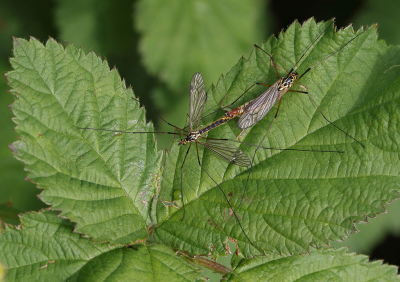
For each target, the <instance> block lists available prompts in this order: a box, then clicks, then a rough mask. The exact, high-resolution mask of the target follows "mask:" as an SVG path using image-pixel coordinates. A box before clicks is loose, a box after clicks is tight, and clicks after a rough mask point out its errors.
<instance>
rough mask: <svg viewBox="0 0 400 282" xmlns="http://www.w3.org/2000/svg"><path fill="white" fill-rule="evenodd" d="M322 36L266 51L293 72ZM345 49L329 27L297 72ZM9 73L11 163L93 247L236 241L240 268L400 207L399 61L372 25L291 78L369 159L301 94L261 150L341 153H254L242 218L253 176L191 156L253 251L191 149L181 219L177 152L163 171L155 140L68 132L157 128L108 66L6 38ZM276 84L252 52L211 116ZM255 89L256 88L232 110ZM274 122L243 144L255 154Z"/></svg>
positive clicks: (341, 233)
mask: <svg viewBox="0 0 400 282" xmlns="http://www.w3.org/2000/svg"><path fill="white" fill-rule="evenodd" d="M328 25H329V23H319V24H318V25H316V24H315V22H314V21H313V20H310V21H308V22H306V23H305V24H304V25H303V27H300V25H299V24H298V23H295V24H293V25H292V26H291V27H290V28H289V29H288V30H287V31H286V32H285V33H281V34H280V37H279V39H278V40H277V39H275V38H274V37H271V38H270V39H269V40H268V41H267V42H266V43H265V44H263V45H262V47H263V48H265V49H266V50H267V51H268V52H270V53H273V54H274V59H275V62H276V63H277V64H278V65H279V66H282V67H283V68H285V69H287V70H289V69H290V68H291V67H292V66H294V64H295V62H296V61H297V60H298V59H299V58H300V56H301V54H302V53H303V52H304V50H305V49H306V47H307V46H308V45H309V44H310V43H311V42H312V41H313V40H314V39H315V38H316V37H317V36H318V35H319V34H320V33H321V32H322V31H323V30H324V28H325V27H327V26H328ZM353 37H354V33H353V31H352V30H351V29H350V28H347V29H345V30H341V31H340V32H338V33H334V31H333V28H332V27H331V28H328V30H327V31H326V32H325V33H324V35H323V36H322V38H321V39H320V40H318V42H317V43H316V44H315V45H314V46H313V47H312V48H311V49H310V52H309V53H307V55H306V56H305V58H304V60H302V61H301V62H300V64H299V66H298V71H299V73H302V72H303V71H305V70H306V69H307V68H308V67H310V66H312V65H314V64H315V63H316V62H318V61H320V60H322V59H323V58H325V57H326V56H328V55H329V54H331V53H333V52H334V51H336V50H337V49H339V48H340V47H341V46H343V45H344V44H345V43H346V42H348V41H349V40H350V39H351V38H353ZM11 62H12V64H13V67H14V69H15V71H13V72H10V73H8V74H7V78H8V80H9V83H10V85H11V86H12V88H13V91H14V92H15V93H16V94H18V97H19V99H18V100H17V101H16V102H15V103H14V105H13V110H14V113H15V114H16V116H17V117H16V118H15V121H16V123H17V124H18V126H17V130H18V132H19V133H20V134H21V135H22V139H21V141H18V142H16V143H14V150H15V154H16V155H17V157H18V158H20V159H21V160H23V161H24V162H25V164H26V168H27V170H28V171H29V172H30V173H29V177H30V178H31V179H32V180H33V181H35V182H36V183H38V185H39V187H41V188H44V189H45V191H44V192H43V193H42V194H41V196H42V199H44V200H45V201H46V202H47V203H50V204H52V206H53V208H55V209H58V210H61V211H62V216H64V217H68V218H70V219H72V220H73V221H75V222H77V228H76V230H77V231H78V232H81V233H84V234H85V235H86V236H90V237H93V239H94V241H109V242H111V243H112V244H116V243H121V244H129V243H132V242H134V241H136V240H140V239H146V238H147V237H148V236H149V234H150V235H153V234H154V236H153V239H154V240H156V241H157V242H158V243H162V244H165V245H168V246H171V247H173V248H174V249H179V250H182V251H187V252H188V253H189V254H190V255H194V254H212V255H214V256H215V255H217V254H225V252H226V242H227V240H228V238H232V239H233V240H235V241H237V243H238V246H239V250H240V252H241V253H242V254H243V255H244V256H247V257H250V256H254V255H264V254H268V253H278V254H292V253H304V252H307V251H308V250H309V246H310V245H311V246H321V245H327V244H328V243H329V240H339V239H343V238H344V237H345V236H346V235H348V234H349V233H352V232H354V231H355V227H354V222H357V221H365V218H366V217H367V216H374V215H375V214H377V213H381V212H384V207H383V204H384V203H387V202H390V201H392V200H393V199H395V198H397V197H398V192H397V190H398V186H399V175H398V174H399V171H400V169H399V168H400V161H399V146H398V140H400V139H399V138H398V132H399V126H398V119H399V115H400V113H399V107H398V102H399V94H400V88H399V86H400V85H399V84H400V80H399V77H400V68H398V67H396V66H397V65H400V55H399V52H398V48H395V47H387V46H386V44H385V43H384V42H382V41H377V35H376V29H375V28H374V27H373V28H371V29H370V30H369V31H368V32H366V33H365V34H363V35H361V36H360V37H358V38H357V39H356V40H354V41H353V42H351V43H350V44H349V45H348V46H346V47H345V48H344V49H343V50H342V51H340V52H339V53H338V54H337V55H335V56H333V57H331V58H330V59H328V60H326V61H324V62H323V63H321V64H320V65H318V66H317V67H316V68H314V69H312V70H311V71H310V72H308V73H307V75H306V76H305V77H304V78H302V79H301V80H300V83H301V84H303V85H304V86H307V87H308V91H309V93H310V95H311V96H312V97H313V98H314V99H315V101H316V102H317V104H318V105H319V108H320V109H321V110H322V111H323V112H324V113H325V115H326V116H327V117H328V118H329V119H330V120H331V121H332V122H334V123H335V124H336V125H337V126H339V127H340V128H342V129H343V130H345V131H346V132H348V133H349V134H350V135H352V136H355V138H357V140H359V141H360V142H362V143H363V144H364V145H365V149H364V148H363V147H361V146H360V145H359V144H357V143H355V142H354V141H353V140H352V139H350V138H349V137H348V136H346V135H344V134H343V133H342V132H340V131H339V130H337V129H336V128H335V127H333V126H331V125H329V124H328V123H327V122H326V121H325V120H324V119H323V117H322V116H321V114H320V113H319V111H318V110H317V109H316V108H315V107H314V106H313V104H312V103H311V102H310V101H309V99H308V97H307V95H304V94H299V93H287V94H286V95H285V97H284V99H283V104H282V106H281V110H280V112H279V116H278V118H277V120H276V122H275V123H274V125H273V126H272V128H271V131H270V133H269V134H268V136H267V139H266V141H265V142H264V143H263V146H266V147H274V148H296V149H314V150H336V151H344V152H345V153H343V154H340V153H320V152H293V151H278V150H274V151H272V152H271V151H269V150H259V151H258V152H257V155H256V157H255V163H254V166H253V169H252V173H251V175H250V181H249V184H248V186H247V191H246V194H245V196H246V198H245V200H244V202H243V205H242V206H241V207H240V208H239V203H240V200H241V197H242V194H243V190H244V187H245V183H246V179H247V175H248V173H249V168H241V167H238V166H235V165H233V164H229V163H227V162H225V161H224V160H222V159H221V158H219V157H218V156H215V155H214V154H212V153H211V152H210V151H204V152H203V148H202V147H201V146H199V157H200V161H201V164H202V166H203V167H204V169H205V170H206V171H207V172H208V173H210V175H211V176H212V178H213V179H214V180H215V181H216V182H217V183H218V184H219V185H220V187H221V188H222V189H223V190H224V192H225V194H226V195H227V196H228V197H229V201H230V203H231V204H232V205H233V207H234V209H235V212H236V213H237V215H238V217H239V218H240V219H241V220H240V222H241V224H242V226H243V228H244V230H245V232H246V233H247V235H248V236H249V238H250V239H251V241H252V242H253V243H254V245H253V246H252V245H251V244H250V243H249V241H248V240H247V239H246V237H245V236H244V233H243V231H242V230H241V229H240V227H239V225H238V222H237V221H236V219H235V217H233V216H232V212H231V210H230V209H229V206H228V204H227V202H226V201H225V199H224V197H223V195H222V193H221V191H220V190H219V187H218V186H216V185H215V183H214V182H213V180H211V179H210V178H209V177H208V175H207V174H206V173H205V172H203V171H202V170H201V168H200V166H199V165H198V162H197V154H196V146H195V145H192V148H191V152H189V154H188V157H187V159H186V162H185V165H184V167H183V170H182V172H183V178H182V179H183V194H184V199H183V200H184V201H185V207H186V216H185V218H184V220H182V218H183V209H182V208H179V207H181V206H182V202H181V200H180V199H176V197H174V195H179V194H180V189H181V166H182V162H183V159H184V157H185V154H186V150H187V147H184V146H182V148H178V145H177V143H178V142H177V140H175V141H174V142H173V145H172V147H171V150H170V151H169V153H168V154H167V155H166V158H165V162H161V154H159V153H157V152H156V150H155V141H154V138H153V136H152V135H147V134H122V135H119V134H115V133H114V132H106V131H94V130H78V129H77V126H79V127H91V128H102V129H110V130H123V131H144V132H147V131H152V130H153V128H152V126H151V125H149V124H146V122H145V116H144V114H145V113H144V110H143V109H139V108H138V103H137V102H136V101H135V100H133V99H132V97H133V94H132V92H131V90H126V88H125V85H124V83H122V82H121V80H120V77H119V76H118V74H117V72H116V71H115V70H113V71H111V72H110V71H109V68H108V66H107V64H106V63H103V62H101V60H100V59H99V58H98V57H96V56H95V55H94V54H92V53H90V54H89V55H87V56H85V55H84V54H83V52H82V51H80V50H77V49H76V48H74V47H73V46H67V48H66V49H65V50H64V48H62V47H61V46H60V45H58V44H57V43H56V42H55V41H53V40H49V41H48V42H47V44H46V46H43V45H42V44H41V43H39V42H38V41H36V40H34V39H32V40H31V41H30V42H27V41H24V40H20V39H17V40H15V42H14V58H13V59H12V60H11ZM280 74H281V75H284V72H283V71H281V70H280ZM276 79H277V78H276V74H275V71H274V69H273V68H272V67H271V65H270V59H269V57H268V56H266V54H265V53H263V52H261V51H254V52H253V53H252V54H251V55H250V58H249V60H248V61H247V60H244V59H242V60H241V61H240V62H239V63H238V64H237V65H236V66H234V67H233V68H232V70H231V71H230V72H229V73H228V74H227V76H226V77H222V78H221V79H220V80H219V82H218V84H217V85H216V86H215V87H214V86H213V87H211V89H210V90H209V91H208V93H209V99H208V101H207V105H206V107H207V110H206V112H209V111H210V109H215V108H218V107H219V104H220V102H221V100H222V99H223V97H224V95H225V94H226V93H228V94H229V96H228V101H233V100H235V99H236V98H237V97H238V96H239V95H240V94H241V93H243V92H244V90H245V89H247V88H248V87H249V86H251V85H252V84H253V83H254V82H255V81H258V82H263V81H265V80H267V83H269V84H272V83H274V82H275V81H276ZM188 85H189V81H188ZM295 89H296V88H295ZM297 89H301V88H299V87H298V86H297ZM264 90H265V89H264V88H262V87H261V86H257V87H254V88H253V89H252V91H250V92H249V93H248V95H246V96H245V97H244V98H243V99H242V100H241V101H240V102H241V103H242V102H246V101H249V100H251V99H252V98H254V97H256V96H258V95H260V94H261V93H262V92H263V91H264ZM275 111H276V108H273V109H272V110H271V113H270V114H269V115H267V116H266V117H265V118H264V119H263V120H262V121H260V122H259V123H257V124H256V125H254V126H253V127H252V128H251V129H250V130H248V132H247V133H245V134H244V138H243V139H242V140H243V141H244V142H247V143H252V144H259V142H260V141H261V139H262V137H263V136H264V134H265V133H266V131H267V129H268V127H269V125H270V123H271V120H272V118H273V115H274V112H275ZM220 115H221V114H219V115H218V116H220ZM215 118H217V116H216V115H212V116H210V117H209V118H208V119H206V120H204V124H206V123H208V122H209V121H210V120H213V119H215ZM172 131H173V129H172ZM239 133H240V131H239V130H238V128H237V125H236V122H235V121H231V122H229V123H227V124H226V125H223V126H221V127H218V129H215V130H212V131H210V132H209V134H208V137H211V138H220V137H222V138H230V139H235V138H236V136H237V135H239ZM179 149H180V150H179ZM240 149H241V150H243V151H244V152H245V153H246V154H247V155H249V156H251V157H252V156H253V154H254V147H250V146H247V145H244V144H242V145H241V146H240ZM162 169H163V174H162V177H161V180H160V179H159V177H160V173H161V170H162ZM156 188H157V190H156ZM177 191H178V193H176V192H177ZM156 192H159V193H157V194H156ZM154 194H156V195H154ZM153 196H154V197H153ZM150 214H151V216H150ZM146 228H147V229H146ZM147 232H149V233H147Z"/></svg>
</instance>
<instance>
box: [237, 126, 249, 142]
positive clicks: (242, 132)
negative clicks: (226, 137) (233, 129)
mask: <svg viewBox="0 0 400 282" xmlns="http://www.w3.org/2000/svg"><path fill="white" fill-rule="evenodd" d="M247 130H248V128H245V129H242V131H240V133H239V135H238V136H236V139H239V138H240V137H242V135H244V134H245V133H246V132H247Z"/></svg>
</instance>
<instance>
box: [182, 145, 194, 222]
mask: <svg viewBox="0 0 400 282" xmlns="http://www.w3.org/2000/svg"><path fill="white" fill-rule="evenodd" d="M191 146H192V143H190V144H189V148H188V149H187V151H186V155H185V158H184V159H183V162H182V166H181V199H182V208H183V216H182V219H181V221H183V220H184V219H185V213H186V212H185V201H184V200H183V185H182V179H183V165H184V164H185V161H186V157H187V156H188V154H189V150H190V147H191Z"/></svg>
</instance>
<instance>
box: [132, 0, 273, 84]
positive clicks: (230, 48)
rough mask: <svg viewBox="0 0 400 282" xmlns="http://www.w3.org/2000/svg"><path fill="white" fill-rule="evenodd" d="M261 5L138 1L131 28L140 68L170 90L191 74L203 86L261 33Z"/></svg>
mask: <svg viewBox="0 0 400 282" xmlns="http://www.w3.org/2000/svg"><path fill="white" fill-rule="evenodd" d="M265 5H266V3H265V1H254V0H253V1H240V0H223V1H213V0H207V1H199V0H194V1H186V0H180V1H174V2H166V1H162V0H161V1H160V0H150V1H149V0H144V1H143V0H142V1H138V6H137V9H136V11H135V25H136V29H137V30H139V31H140V32H141V34H142V41H141V42H140V50H141V54H142V56H143V61H144V64H145V65H146V67H147V69H148V70H149V71H150V72H151V73H152V74H157V76H158V77H160V79H161V80H162V81H164V82H165V83H166V84H167V85H168V86H169V87H170V88H171V89H174V90H180V88H181V85H186V84H188V82H189V81H190V77H191V75H192V74H193V73H195V72H201V73H202V74H203V76H204V78H205V80H206V81H211V80H212V79H213V78H215V77H217V76H218V75H220V74H221V73H222V72H226V71H228V70H229V68H230V67H231V66H232V64H234V63H235V62H237V59H238V57H239V56H240V55H242V54H245V53H247V52H248V51H249V50H250V48H251V45H250V44H252V43H254V42H255V41H257V40H260V39H261V38H262V35H263V34H264V31H265V23H264V22H265V21H263V22H262V21H261V20H262V18H263V17H264V10H265V8H264V7H265Z"/></svg>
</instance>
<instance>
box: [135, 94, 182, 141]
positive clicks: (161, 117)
mask: <svg viewBox="0 0 400 282" xmlns="http://www.w3.org/2000/svg"><path fill="white" fill-rule="evenodd" d="M131 98H132V99H133V100H135V101H137V102H139V106H140V101H139V100H138V99H136V98H133V97H131ZM142 105H143V106H144V107H145V108H146V109H147V110H150V111H152V112H153V114H155V115H156V116H158V117H159V118H160V119H161V120H162V121H163V122H165V123H166V124H168V125H169V126H172V127H174V128H175V130H176V129H179V130H182V131H184V132H187V131H186V130H184V129H181V128H179V127H177V126H176V125H173V124H171V123H169V122H168V121H166V120H165V119H164V118H163V117H162V116H160V115H159V114H158V113H156V112H155V111H153V110H152V109H150V108H147V107H146V105H145V104H143V103H142ZM174 138H175V137H174Z"/></svg>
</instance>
